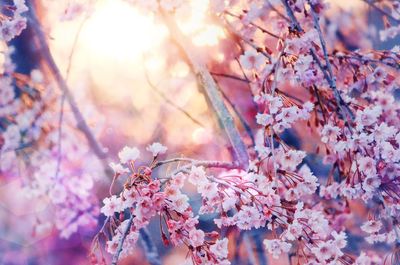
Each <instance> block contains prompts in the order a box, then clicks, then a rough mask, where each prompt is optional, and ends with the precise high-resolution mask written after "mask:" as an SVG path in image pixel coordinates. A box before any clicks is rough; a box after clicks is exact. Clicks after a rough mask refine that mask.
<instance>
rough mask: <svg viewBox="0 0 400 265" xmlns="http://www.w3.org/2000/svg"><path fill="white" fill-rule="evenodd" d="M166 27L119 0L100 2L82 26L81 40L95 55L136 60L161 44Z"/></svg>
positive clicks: (165, 33) (121, 59)
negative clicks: (83, 26)
mask: <svg viewBox="0 0 400 265" xmlns="http://www.w3.org/2000/svg"><path fill="white" fill-rule="evenodd" d="M166 35H167V30H166V28H164V27H163V26H161V25H156V24H155V22H154V20H153V18H152V16H150V15H149V14H142V13H140V12H139V11H138V10H136V9H135V8H134V7H133V6H132V5H130V4H129V3H127V2H125V1H121V0H104V1H101V2H99V4H98V5H97V6H96V10H95V12H94V13H93V15H92V17H91V18H90V20H89V21H88V22H87V25H86V26H85V30H84V32H83V34H82V40H83V43H84V44H85V45H87V46H88V48H89V51H90V52H92V53H93V54H95V55H98V56H99V55H100V56H107V57H111V58H112V59H117V60H120V61H128V60H133V59H137V57H138V56H141V54H142V53H143V52H145V51H149V50H151V49H152V48H154V47H155V46H156V45H158V44H160V43H161V42H162V41H163V39H164V38H165V36H166Z"/></svg>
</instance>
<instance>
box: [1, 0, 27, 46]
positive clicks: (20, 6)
mask: <svg viewBox="0 0 400 265" xmlns="http://www.w3.org/2000/svg"><path fill="white" fill-rule="evenodd" d="M13 2H14V4H13V5H2V6H1V9H2V10H0V41H10V40H12V39H13V38H14V37H15V36H18V35H19V34H21V32H22V30H24V29H25V28H26V18H25V17H24V15H23V13H25V12H26V11H28V7H27V6H26V5H25V0H13Z"/></svg>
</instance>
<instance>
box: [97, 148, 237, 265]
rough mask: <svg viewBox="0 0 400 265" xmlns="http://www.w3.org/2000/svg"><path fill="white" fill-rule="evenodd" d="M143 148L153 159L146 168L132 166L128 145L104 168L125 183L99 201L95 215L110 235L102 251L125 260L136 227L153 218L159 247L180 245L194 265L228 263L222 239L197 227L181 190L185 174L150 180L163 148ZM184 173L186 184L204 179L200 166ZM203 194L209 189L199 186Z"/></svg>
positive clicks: (134, 159) (134, 158)
mask: <svg viewBox="0 0 400 265" xmlns="http://www.w3.org/2000/svg"><path fill="white" fill-rule="evenodd" d="M147 150H148V151H149V152H151V153H152V154H153V157H154V160H153V161H152V163H151V164H150V165H149V166H140V167H135V164H136V163H137V160H138V158H139V155H140V151H139V150H138V149H137V148H130V147H124V148H123V149H122V150H121V152H119V154H118V156H119V159H120V163H118V164H116V163H111V164H110V166H111V167H112V168H113V170H114V171H115V177H116V178H117V179H120V178H123V177H126V180H125V183H124V189H123V191H122V192H121V193H120V194H119V195H111V196H110V197H108V198H105V199H104V200H103V203H104V206H103V207H102V208H101V212H102V213H103V214H104V215H106V216H107V217H108V219H107V222H108V223H109V226H110V227H111V229H112V231H113V232H112V237H111V240H109V241H107V251H108V252H109V253H111V254H113V255H114V257H116V258H115V259H118V258H120V257H121V258H122V257H124V256H127V255H128V254H129V253H130V252H131V251H133V250H134V245H135V243H136V242H137V240H138V238H139V233H140V229H143V228H145V227H146V226H147V225H148V224H149V222H150V220H151V219H153V218H155V217H156V216H157V217H158V218H160V222H162V223H163V224H162V225H161V233H162V238H163V241H164V244H166V245H168V244H173V245H175V246H176V245H186V246H187V247H188V249H189V250H190V256H191V259H192V261H193V262H194V263H195V264H209V263H210V262H211V263H212V264H230V263H229V262H228V260H227V259H226V258H227V256H228V250H227V244H228V240H227V239H218V233H217V232H207V233H206V232H204V231H202V230H200V229H198V227H197V225H198V222H199V221H198V216H196V215H195V214H194V213H193V211H192V208H191V206H190V204H189V197H188V196H187V195H186V194H184V193H182V191H181V189H182V188H183V186H184V184H185V180H186V177H187V176H186V174H184V173H183V172H179V173H176V174H174V175H173V176H171V178H169V179H167V180H165V181H164V180H160V179H157V178H154V176H152V171H153V169H155V168H156V167H157V166H158V165H161V164H159V163H157V161H156V158H157V157H158V156H159V155H161V154H163V153H165V152H166V151H167V148H166V147H165V146H163V145H161V144H160V143H153V144H152V145H150V146H149V147H148V148H147ZM189 169H190V168H189ZM190 170H191V172H193V174H191V177H190V180H189V181H191V182H192V183H197V182H198V181H201V178H202V177H203V178H206V176H205V175H204V174H205V172H204V171H203V169H202V168H196V167H193V168H192V169H190ZM203 181H204V180H203ZM206 181H207V180H206ZM207 190H209V191H211V192H212V188H211V187H208V185H205V186H204V188H203V192H206V191H207ZM116 217H118V218H116ZM95 243H98V242H95ZM113 260H114V259H113Z"/></svg>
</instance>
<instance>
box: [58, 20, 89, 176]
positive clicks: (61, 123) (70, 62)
mask: <svg viewBox="0 0 400 265" xmlns="http://www.w3.org/2000/svg"><path fill="white" fill-rule="evenodd" d="M88 14H89V13H87V14H86V15H85V18H84V19H83V20H82V22H81V23H80V24H79V28H78V30H77V32H76V34H75V38H74V42H73V44H72V48H71V51H70V53H69V56H68V65H67V70H66V72H65V82H66V83H68V79H69V74H70V71H71V66H72V59H73V56H74V53H75V49H76V46H77V44H78V40H79V36H80V35H81V32H82V29H83V26H84V25H85V23H86V21H87V20H88V18H89V15H88ZM64 105H65V93H62V95H61V104H60V116H59V120H58V143H57V145H58V157H57V167H56V174H55V176H56V178H57V177H58V174H59V172H60V167H61V160H62V156H61V153H62V127H63V126H62V125H63V118H64Z"/></svg>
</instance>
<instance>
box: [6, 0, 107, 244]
mask: <svg viewBox="0 0 400 265" xmlns="http://www.w3.org/2000/svg"><path fill="white" fill-rule="evenodd" d="M2 8H7V12H8V13H9V12H10V11H12V12H13V14H14V15H13V17H12V18H11V17H8V16H5V15H4V16H2V17H1V18H2V21H1V27H2V28H1V33H2V35H1V40H2V41H9V40H10V39H12V38H13V37H15V36H16V35H18V34H19V33H20V32H21V31H22V30H23V29H24V28H25V26H26V25H25V24H26V18H23V17H22V16H21V14H22V13H23V12H26V11H27V7H26V6H25V4H24V1H14V6H2ZM8 13H7V14H8ZM13 53H15V49H14V47H12V46H5V49H4V51H3V52H2V57H3V64H2V66H1V76H0V126H1V129H0V156H1V161H0V172H1V174H0V176H1V178H2V180H4V181H11V180H15V179H17V178H19V179H21V187H20V190H19V192H20V193H22V194H24V196H25V197H26V200H30V199H34V198H39V199H42V198H45V199H47V200H48V201H49V203H50V204H51V206H52V208H53V210H54V211H53V214H54V218H52V219H50V220H49V219H47V218H43V217H38V218H37V223H35V224H32V225H33V227H32V229H33V234H34V235H35V236H36V235H39V234H41V233H42V232H43V233H44V232H46V233H47V232H49V231H50V230H51V229H52V227H54V226H55V227H56V228H57V229H58V230H60V232H61V233H60V235H61V237H64V238H68V237H70V235H71V234H72V233H75V232H76V231H77V230H78V227H81V226H87V225H90V226H93V225H95V224H96V223H97V216H98V214H99V207H98V200H97V199H96V197H95V196H94V195H93V192H92V188H93V187H94V179H95V178H94V177H93V176H102V172H101V165H100V163H99V161H98V160H97V159H96V158H95V156H94V155H93V153H92V152H91V150H90V149H88V147H87V146H84V145H82V144H81V141H82V136H81V135H79V133H77V132H76V130H75V125H74V122H75V121H74V120H73V119H72V117H71V115H70V113H65V115H63V119H62V121H61V122H60V118H59V114H58V113H60V110H59V106H60V105H61V101H62V99H61V97H60V95H59V94H58V93H55V92H54V91H55V90H56V88H55V87H54V85H53V84H51V83H50V82H49V81H48V80H46V78H45V77H44V75H43V73H42V71H41V70H39V69H34V70H32V71H31V72H30V74H29V75H26V74H22V73H18V72H16V65H15V63H14V62H13V61H12V59H11V56H12V55H13ZM61 112H62V111H61ZM65 112H68V109H67V108H66V111H65ZM61 123H63V124H61ZM61 142H62V144H61ZM20 160H22V161H24V162H23V165H22V164H21V163H20ZM83 161H85V163H82V162H83ZM99 169H100V170H99ZM94 172H96V173H94ZM97 179H98V178H97ZM44 230H46V231H44Z"/></svg>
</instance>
